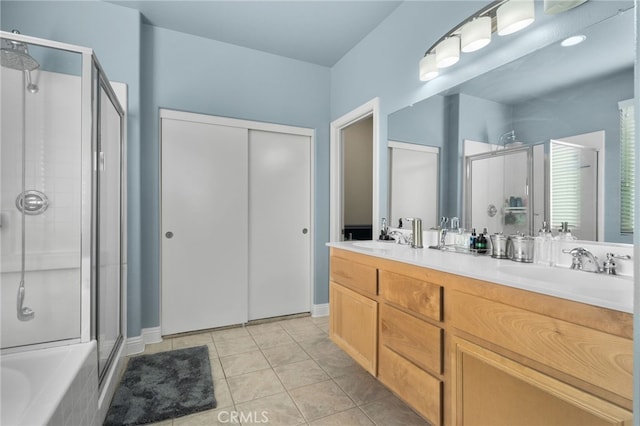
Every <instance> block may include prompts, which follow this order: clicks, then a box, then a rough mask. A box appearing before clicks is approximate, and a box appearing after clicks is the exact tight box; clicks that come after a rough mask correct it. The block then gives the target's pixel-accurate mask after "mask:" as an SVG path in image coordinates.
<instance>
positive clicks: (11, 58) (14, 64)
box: [0, 30, 40, 71]
mask: <svg viewBox="0 0 640 426" xmlns="http://www.w3.org/2000/svg"><path fill="white" fill-rule="evenodd" d="M13 33H14V34H20V31H18V30H13ZM0 55H1V57H0V59H1V61H0V62H1V65H2V66H3V67H7V68H11V69H14V70H18V71H33V70H35V69H38V68H39V67H40V64H39V63H38V61H36V60H35V59H33V57H32V56H31V55H29V48H28V47H27V45H26V44H24V43H22V42H19V41H15V40H6V39H5V40H2V49H1V54H0Z"/></svg>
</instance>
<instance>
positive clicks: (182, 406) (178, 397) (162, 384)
mask: <svg viewBox="0 0 640 426" xmlns="http://www.w3.org/2000/svg"><path fill="white" fill-rule="evenodd" d="M212 408H216V400H215V397H214V394H213V380H212V378H211V364H210V363H209V349H208V348H207V347H206V346H198V347H195V348H186V349H179V350H175V351H169V352H161V353H157V354H152V355H141V356H139V357H135V358H131V359H130V360H129V364H128V365H127V369H126V370H125V372H124V375H123V376H122V380H121V381H120V385H119V386H118V389H116V392H115V394H114V396H113V400H112V401H111V406H110V407H109V411H108V412H107V418H106V419H105V422H104V424H105V425H107V426H121V425H139V424H145V423H153V422H158V421H161V420H166V419H172V418H176V417H181V416H186V415H187V414H192V413H196V412H198V411H203V410H209V409H212Z"/></svg>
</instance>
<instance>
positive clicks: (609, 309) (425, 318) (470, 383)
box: [329, 242, 633, 425]
mask: <svg viewBox="0 0 640 426" xmlns="http://www.w3.org/2000/svg"><path fill="white" fill-rule="evenodd" d="M329 246H330V247H331V248H330V250H331V261H330V262H331V271H330V281H331V282H330V335H331V338H332V339H333V341H334V342H335V343H336V344H337V345H338V346H340V347H341V348H342V349H344V350H345V351H346V352H347V353H348V354H349V355H351V356H352V357H353V359H354V360H356V361H357V362H358V363H359V364H360V365H361V366H362V367H363V368H365V369H366V370H367V371H368V372H369V373H371V374H372V375H374V376H375V377H377V378H378V380H380V382H382V383H383V384H384V385H386V386H387V387H388V388H389V389H391V390H392V391H393V392H394V393H395V394H396V395H397V396H398V397H400V398H401V399H402V400H404V401H405V402H406V403H407V404H409V405H410V406H411V407H412V408H413V409H414V410H415V411H416V412H418V413H419V414H420V415H422V416H423V417H424V418H425V419H426V420H428V421H429V422H430V423H432V424H434V425H442V424H445V425H453V424H484V425H488V424H491V425H514V424H524V423H526V424H562V425H571V424H575V425H583V424H602V425H625V424H631V420H632V412H631V410H632V366H633V342H632V332H633V330H632V327H633V326H632V321H633V315H632V312H633V282H632V280H630V279H628V278H623V277H607V276H604V275H600V274H591V273H586V272H581V271H570V270H567V269H563V268H550V267H544V268H543V267H540V266H536V265H525V264H516V263H515V262H511V261H508V260H496V259H491V258H490V257H488V256H469V255H462V254H456V253H444V252H441V251H438V250H427V249H423V250H416V249H412V248H410V247H408V246H401V245H397V244H393V243H382V242H356V243H353V242H342V243H329ZM554 277H555V278H554Z"/></svg>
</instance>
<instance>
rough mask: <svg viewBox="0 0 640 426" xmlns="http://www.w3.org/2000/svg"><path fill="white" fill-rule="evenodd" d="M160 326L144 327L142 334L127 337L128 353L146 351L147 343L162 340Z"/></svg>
mask: <svg viewBox="0 0 640 426" xmlns="http://www.w3.org/2000/svg"><path fill="white" fill-rule="evenodd" d="M160 333H161V332H160V327H151V328H143V329H142V330H141V331H140V336H134V337H129V338H127V355H133V354H139V353H142V352H144V347H145V345H149V344H151V343H159V342H162V335H161V334H160Z"/></svg>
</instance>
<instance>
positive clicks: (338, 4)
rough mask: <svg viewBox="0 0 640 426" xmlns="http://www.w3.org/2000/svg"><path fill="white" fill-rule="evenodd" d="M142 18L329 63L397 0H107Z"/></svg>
mask: <svg viewBox="0 0 640 426" xmlns="http://www.w3.org/2000/svg"><path fill="white" fill-rule="evenodd" d="M108 2H109V3H114V4H118V5H121V6H125V7H129V8H132V9H136V10H138V11H140V13H141V14H142V16H143V22H144V23H146V24H149V25H153V26H156V27H162V28H167V29H170V30H174V31H180V32H183V33H187V34H192V35H196V36H200V37H204V38H208V39H212V40H218V41H221V42H225V43H230V44H234V45H237V46H243V47H247V48H250V49H255V50H260V51H263V52H267V53H272V54H275V55H279V56H284V57H287V58H292V59H298V60H301V61H305V62H311V63H314V64H318V65H323V66H326V67H331V66H333V65H334V64H335V63H336V62H338V61H339V60H340V58H342V57H343V56H344V55H345V54H346V53H347V52H349V50H351V49H352V48H353V47H354V46H355V45H356V44H358V43H359V42H360V41H361V40H362V39H363V38H364V37H365V36H366V35H367V34H369V33H370V32H371V31H372V30H373V29H374V28H375V27H377V26H378V24H380V22H382V21H383V20H384V19H385V18H387V17H388V16H389V15H390V14H391V13H392V12H393V11H394V10H395V9H396V8H397V7H398V6H399V5H400V3H401V1H398V0H394V1H382V0H373V1H372V0H369V1H352V0H331V1H330V0H296V1H292V0H288V1H272V0H263V1H244V0H235V1H233V0H227V1H223V0H210V1H202V0H200V1H190V0H181V1H177V0H173V1H167V0H126V1H125V0H108Z"/></svg>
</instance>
